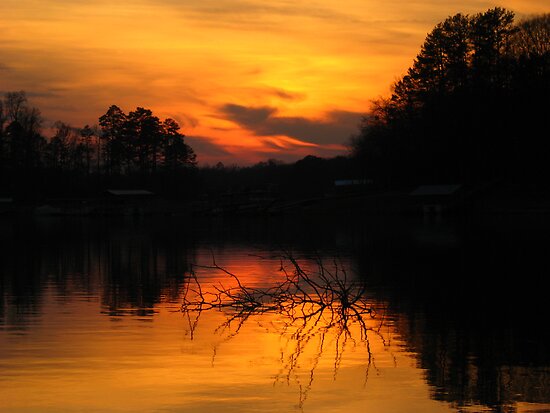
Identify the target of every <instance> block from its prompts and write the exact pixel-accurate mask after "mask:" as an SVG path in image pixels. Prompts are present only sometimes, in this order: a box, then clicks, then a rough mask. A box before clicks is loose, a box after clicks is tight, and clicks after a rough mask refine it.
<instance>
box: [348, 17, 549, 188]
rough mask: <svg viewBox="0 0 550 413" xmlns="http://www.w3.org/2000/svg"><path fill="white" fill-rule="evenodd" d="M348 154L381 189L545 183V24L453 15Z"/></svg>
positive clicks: (376, 106)
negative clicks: (439, 184)
mask: <svg viewBox="0 0 550 413" xmlns="http://www.w3.org/2000/svg"><path fill="white" fill-rule="evenodd" d="M392 92H393V93H392V95H391V97H390V98H388V99H380V100H377V101H375V102H373V107H372V111H371V114H370V115H369V116H367V117H366V118H365V119H364V122H363V124H362V125H361V128H360V133H359V135H358V136H357V137H355V138H354V139H353V142H352V144H353V145H352V146H353V153H354V155H355V156H356V158H357V159H359V160H360V161H361V164H362V166H363V173H364V174H365V175H366V177H368V178H372V179H374V181H375V182H377V183H378V184H379V185H381V186H385V187H393V186H399V185H407V184H418V183H481V182H494V181H498V180H509V181H518V182H519V181H522V182H525V181H529V182H531V183H533V184H535V185H537V183H538V184H541V183H545V182H546V181H547V179H548V178H549V177H550V168H549V166H548V165H549V164H548V161H547V159H548V158H549V156H550V141H549V140H548V136H547V134H548V130H549V128H548V126H549V124H548V109H549V105H548V97H549V96H550V94H549V92H550V15H549V14H546V15H542V16H537V17H534V18H531V19H529V20H525V21H523V22H520V23H519V24H515V23H514V14H513V13H512V12H510V11H507V10H505V9H502V8H494V9H490V10H488V11H486V12H484V13H480V14H476V15H474V16H467V15H463V14H457V15H455V16H452V17H449V18H447V19H446V20H445V21H444V22H442V23H439V24H438V25H437V26H435V28H434V29H433V30H432V31H431V32H430V33H429V34H428V35H427V37H426V40H425V42H424V44H423V45H422V47H421V49H420V52H419V54H418V56H417V57H416V59H415V60H414V63H413V65H412V66H411V67H410V68H409V69H408V71H407V73H406V74H405V75H404V76H403V77H402V78H401V79H399V80H398V81H397V82H396V83H395V84H394V85H393V88H392Z"/></svg>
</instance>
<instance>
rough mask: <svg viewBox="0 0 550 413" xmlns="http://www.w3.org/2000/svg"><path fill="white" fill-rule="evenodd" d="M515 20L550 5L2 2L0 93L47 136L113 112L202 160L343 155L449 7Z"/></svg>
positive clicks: (354, 0)
mask: <svg viewBox="0 0 550 413" xmlns="http://www.w3.org/2000/svg"><path fill="white" fill-rule="evenodd" d="M497 5H498V6H501V7H506V8H508V9H510V10H513V11H515V12H516V15H517V16H518V18H522V17H524V16H527V15H529V14H534V13H543V12H548V11H549V10H550V5H549V3H548V0H503V1H501V2H499V3H493V2H489V1H483V0H463V1H460V2H458V1H456V2H452V1H447V0H423V1H419V0H410V1H409V0H407V1H405V0H389V1H384V2H382V1H374V0H347V1H345V2H339V1H334V0H332V1H331V0H317V1H304V0H294V1H289V0H271V1H266V0H264V1H260V0H119V1H116V2H113V1H112V0H109V1H107V0H2V1H1V2H0V33H1V35H0V91H1V92H2V93H5V92H7V91H14V90H25V91H26V92H27V95H28V96H29V100H30V102H31V104H32V105H33V106H37V107H38V108H40V109H41V111H42V114H43V116H44V118H45V130H44V132H45V133H46V134H47V130H48V126H49V125H51V123H52V122H54V121H56V120H63V121H65V122H68V123H70V124H71V125H73V126H75V127H81V126H83V125H84V124H94V123H97V119H98V117H99V116H101V115H102V114H103V113H105V111H106V110H107V108H108V107H109V106H110V105H112V104H116V105H118V106H120V107H121V108H122V109H123V110H125V111H126V112H128V111H130V110H133V109H135V108H136V106H143V107H147V108H150V109H152V110H153V111H154V113H155V114H156V115H158V116H159V117H161V118H166V117H172V118H174V119H176V120H177V121H178V122H179V123H180V124H181V125H182V129H183V132H184V133H185V134H186V135H187V137H188V143H189V144H190V145H191V146H192V147H193V148H194V149H195V151H196V152H197V154H198V160H199V162H200V163H201V164H205V163H210V164H212V163H215V162H217V161H223V162H224V163H226V164H234V163H236V164H247V163H251V162H257V161H260V160H265V159H267V158H276V159H281V160H287V161H289V160H295V159H298V158H301V157H303V156H305V155H307V154H314V155H318V156H333V155H337V154H341V153H345V152H346V147H345V144H346V143H347V141H348V139H349V136H350V135H351V134H353V133H354V132H355V130H356V126H357V124H358V122H359V120H360V118H361V115H362V114H363V113H365V112H366V111H367V110H368V107H369V101H370V100H372V99H373V98H376V97H377V96H380V95H385V94H387V93H388V92H389V88H390V85H391V83H392V82H393V81H394V80H395V79H396V78H398V77H399V76H401V75H402V74H403V73H404V72H405V70H406V69H407V67H408V66H410V64H411V63H412V60H413V58H414V56H415V55H416V53H417V51H418V49H419V46H420V45H421V44H422V42H423V40H424V37H425V36H426V34H427V33H428V32H429V31H430V30H431V29H432V27H433V26H434V25H435V24H436V23H437V22H439V21H441V20H443V19H445V17H447V16H448V15H451V14H455V13H457V12H462V13H468V14H473V13H477V12H481V11H485V10H487V9H488V8H491V7H494V6H497Z"/></svg>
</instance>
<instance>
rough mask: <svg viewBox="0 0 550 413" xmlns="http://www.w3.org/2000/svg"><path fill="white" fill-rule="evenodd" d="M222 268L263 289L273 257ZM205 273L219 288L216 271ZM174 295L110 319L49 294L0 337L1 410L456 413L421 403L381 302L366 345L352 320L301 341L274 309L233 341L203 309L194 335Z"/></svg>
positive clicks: (421, 385) (425, 398)
mask: <svg viewBox="0 0 550 413" xmlns="http://www.w3.org/2000/svg"><path fill="white" fill-rule="evenodd" d="M205 255H206V254H205ZM239 260H240V261H239ZM222 261H223V260H222ZM230 261H231V263H232V264H234V265H232V269H234V270H235V271H236V272H238V273H239V275H240V276H241V277H242V280H243V282H244V281H247V282H255V283H256V285H262V284H265V283H269V282H271V281H270V277H273V276H274V275H273V274H274V272H273V268H274V264H276V262H274V261H273V260H271V261H269V260H264V261H262V260H260V261H258V259H257V258H251V257H249V258H248V260H247V259H246V258H244V257H240V258H238V257H235V256H233V258H232V259H231V260H230ZM237 261H238V262H240V263H241V264H240V265H236V262H237ZM202 275H203V276H204V278H205V279H206V280H208V282H212V281H214V282H218V281H220V275H219V272H215V271H211V272H209V273H208V272H206V273H204V271H203V274H202ZM182 294H183V289H182V291H180V294H179V297H178V298H177V299H176V300H168V299H166V298H165V299H163V300H162V301H161V302H160V303H159V304H158V305H156V306H155V307H154V308H151V309H150V310H151V311H145V312H138V313H136V312H128V313H127V315H125V316H120V314H124V313H119V315H118V316H116V317H113V316H110V315H109V312H108V311H105V308H104V306H103V305H102V304H101V303H102V297H101V294H93V295H90V296H82V297H76V298H71V297H60V296H59V294H58V293H56V292H55V291H54V289H53V288H51V287H48V288H47V289H46V291H45V294H44V298H43V308H42V312H41V315H38V316H36V318H35V319H34V320H33V322H32V325H30V326H29V327H28V328H27V329H24V330H23V331H12V332H9V331H0V349H1V350H0V371H1V372H2V374H1V377H0V407H1V408H0V410H1V411H2V412H4V411H6V412H36V411H40V412H57V411H79V412H97V411H101V412H126V411H128V412H129V411H132V412H151V411H169V412H197V411H201V412H216V411H224V412H228V411H229V412H232V411H234V412H255V411H262V412H269V411H273V412H275V411H277V412H285V411H300V410H302V411H306V412H307V411H311V412H338V411H342V412H344V411H345V412H364V411H376V412H446V411H452V410H453V409H451V408H450V407H449V405H447V404H445V403H442V402H438V401H434V400H432V399H431V398H430V390H429V388H428V385H427V384H426V381H425V378H424V373H423V371H422V370H421V369H418V368H417V367H416V363H417V362H416V359H415V355H414V354H410V353H408V352H407V351H406V350H405V347H404V343H403V342H402V341H401V339H400V337H399V335H398V334H397V332H396V330H395V325H394V320H393V319H392V317H388V316H386V317H385V318H382V317H381V316H382V314H383V307H384V305H383V303H376V304H375V305H376V307H377V309H378V314H379V316H377V317H374V318H370V317H367V318H366V323H367V325H368V329H369V331H368V346H367V341H366V338H367V337H363V334H364V331H362V327H361V325H360V324H358V323H350V325H349V326H348V328H349V331H348V332H347V335H346V336H345V337H344V336H342V334H341V329H339V328H331V326H329V325H327V324H326V322H325V323H324V324H323V323H319V324H316V325H315V324H314V323H315V321H313V320H310V321H308V323H309V324H307V326H306V327H305V330H307V331H308V332H309V333H308V335H307V336H306V335H304V334H301V335H300V334H298V333H297V332H298V330H300V331H302V333H303V331H304V328H302V327H299V326H296V325H294V326H291V328H289V327H288V323H287V321H286V320H285V318H284V317H283V316H281V314H277V313H274V312H265V313H259V314H251V315H250V317H248V318H247V319H246V322H245V323H243V324H242V325H241V326H240V328H239V330H238V334H235V325H231V326H226V328H222V329H220V326H223V325H224V323H225V322H226V321H227V316H228V314H227V313H224V312H223V311H216V310H214V311H205V312H202V314H201V315H200V320H199V322H198V323H197V325H196V326H195V328H194V330H193V331H192V334H191V330H190V328H189V324H188V320H187V319H186V316H185V314H182V313H181V311H180V305H181V302H182V298H183V297H182ZM162 296H163V297H169V296H170V294H168V293H166V294H162ZM143 314H145V315H143ZM325 321H326V320H325ZM369 360H370V362H369Z"/></svg>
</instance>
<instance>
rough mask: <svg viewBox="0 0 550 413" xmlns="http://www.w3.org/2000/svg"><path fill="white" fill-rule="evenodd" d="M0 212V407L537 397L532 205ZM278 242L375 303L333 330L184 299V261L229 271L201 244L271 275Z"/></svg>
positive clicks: (248, 278) (254, 275)
mask: <svg viewBox="0 0 550 413" xmlns="http://www.w3.org/2000/svg"><path fill="white" fill-rule="evenodd" d="M0 226H1V230H0V242H1V262H0V410H1V411H7V412H35V411H40V412H49V411H51V412H58V411H69V412H71V411H79V412H82V411H84V412H88V411H89V412H99V411H101V412H126V411H132V412H151V411H166V412H198V411H209V412H215V411H224V412H227V411H229V412H232V411H234V412H255V411H262V412H270V411H273V412H275V411H277V412H280V411H306V412H307V411H309V412H339V411H341V412H363V411H376V412H457V411H464V412H466V411H472V412H478V411H491V412H516V411H518V412H527V411H537V412H543V411H550V400H549V399H550V398H549V394H550V391H549V389H550V381H549V377H550V376H549V372H550V369H549V366H550V362H549V357H548V333H547V318H546V317H547V315H548V311H547V309H546V302H547V296H546V293H545V290H544V289H543V285H544V284H543V281H544V278H545V277H546V274H548V269H549V268H548V267H549V264H548V262H547V261H546V253H547V246H548V236H547V235H546V234H547V232H546V231H545V230H544V227H541V225H540V222H539V221H536V222H531V223H530V222H528V221H525V220H523V221H520V222H518V221H516V220H512V221H510V220H502V221H499V220H496V221H493V222H489V223H488V222H486V221H484V222H483V223H480V222H445V221H442V222H435V221H430V222H423V221H421V220H407V221H404V220H400V221H388V220H370V221H363V220H327V219H322V220H321V219H309V220H306V219H299V220H295V219H277V220H273V219H272V220H243V221H238V222H235V221H231V222H228V221H221V220H218V221H207V222H196V223H193V224H190V223H189V222H185V221H183V220H174V219H165V220H164V219H150V220H141V221H132V220H129V221H104V220H67V219H50V220H48V219H42V220H36V221H21V222H20V221H17V220H9V221H8V220H5V221H2V222H1V223H0ZM281 254H292V256H293V257H296V258H297V259H298V262H299V263H300V265H302V266H303V268H305V269H308V270H311V271H312V273H314V272H315V269H316V268H317V267H316V265H315V260H321V261H322V263H323V265H325V266H326V268H327V269H331V270H332V271H334V265H335V263H336V264H337V265H338V266H339V267H338V268H339V269H340V270H342V269H346V271H347V274H348V277H349V280H351V281H352V282H353V283H354V284H355V285H361V286H364V287H365V293H364V298H365V300H366V302H367V303H368V305H369V306H371V308H372V309H373V316H372V317H371V316H369V315H365V317H364V320H365V326H363V327H362V326H361V325H360V324H359V323H356V322H353V320H350V321H349V322H348V323H347V324H346V327H347V331H345V334H342V328H341V327H342V326H341V324H338V323H337V322H332V323H331V322H330V317H328V318H327V317H324V318H323V319H322V320H321V321H318V322H317V323H315V321H311V320H310V321H309V324H307V326H305V327H304V325H305V324H304V325H302V324H300V320H298V321H297V320H293V322H290V323H289V319H288V315H284V314H281V313H278V312H276V311H266V312H260V313H258V312H252V313H250V314H246V317H237V318H235V319H234V320H233V321H232V323H231V324H229V325H228V324H227V321H228V320H229V319H231V318H232V317H235V315H236V314H235V311H234V310H233V311H232V310H231V309H225V310H224V311H221V310H217V309H212V310H206V311H202V312H201V313H200V317H199V319H198V322H197V323H196V324H195V321H196V316H197V315H198V314H196V313H191V314H187V313H185V312H182V311H181V306H182V303H183V302H184V301H183V299H184V297H183V296H184V294H185V292H186V291H187V289H188V285H189V284H188V283H189V280H190V276H189V274H190V271H191V270H192V269H193V270H194V271H195V273H196V275H197V279H198V280H200V282H201V285H203V286H205V288H211V287H210V286H211V285H218V286H219V285H223V286H224V287H229V286H232V285H233V286H234V285H235V281H234V280H232V279H231V277H229V276H228V275H227V274H226V273H224V272H223V271H219V270H216V269H212V268H203V267H200V266H212V264H213V263H214V260H215V263H216V265H218V266H220V267H223V268H224V269H228V270H230V271H231V272H232V273H234V274H237V275H238V277H239V280H240V281H241V282H242V284H244V285H246V286H252V287H254V288H258V289H262V288H269V287H270V286H272V285H274V284H276V283H277V282H279V281H280V280H281V277H282V274H281V271H280V270H281V265H283V266H285V267H286V268H289V269H290V270H292V265H290V266H289V262H288V261H287V260H283V261H281V259H280V258H279V256H280V255H281ZM197 265H199V267H197ZM220 283H221V284H220ZM312 320H313V319H312ZM327 320H328V321H327ZM365 327H366V329H365ZM364 333H366V334H364Z"/></svg>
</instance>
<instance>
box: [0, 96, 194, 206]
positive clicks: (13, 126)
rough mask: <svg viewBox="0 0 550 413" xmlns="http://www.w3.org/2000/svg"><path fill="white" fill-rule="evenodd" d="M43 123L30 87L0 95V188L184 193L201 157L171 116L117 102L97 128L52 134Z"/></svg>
mask: <svg viewBox="0 0 550 413" xmlns="http://www.w3.org/2000/svg"><path fill="white" fill-rule="evenodd" d="M41 126H42V118H41V116H40V111H39V110H38V109H36V108H32V107H30V106H29V105H28V101H27V98H26V95H25V93H24V92H11V93H7V94H6V95H5V98H4V100H3V101H2V100H0V188H2V192H5V193H8V194H13V195H16V196H17V197H18V198H22V197H23V198H25V197H26V198H37V197H41V196H61V195H75V194H81V195H85V194H89V193H90V192H92V191H93V192H97V191H102V190H104V189H106V188H108V187H123V188H135V187H140V188H149V189H153V190H156V191H159V192H166V193H168V192H169V193H171V194H173V195H179V196H182V195H184V192H185V190H186V189H188V187H189V178H190V175H192V174H193V172H192V171H193V170H194V167H195V165H196V159H195V154H194V152H193V149H192V148H191V147H190V146H189V145H187V144H186V143H185V141H184V135H183V134H181V132H180V127H179V125H178V123H177V122H176V121H174V120H173V119H165V120H164V121H161V120H160V119H159V118H158V117H156V116H154V115H153V113H152V112H151V111H150V110H148V109H144V108H137V109H136V110H135V111H133V112H130V113H128V114H126V113H124V112H123V111H122V110H121V109H120V108H118V107H117V106H111V107H110V108H109V109H108V110H107V112H106V113H105V114H104V115H103V116H101V117H100V118H99V127H89V126H85V127H84V128H82V129H77V128H73V127H71V126H69V125H67V124H65V123H63V122H56V123H55V124H54V126H53V135H52V136H51V137H50V138H46V137H44V136H43V135H42V133H41Z"/></svg>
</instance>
